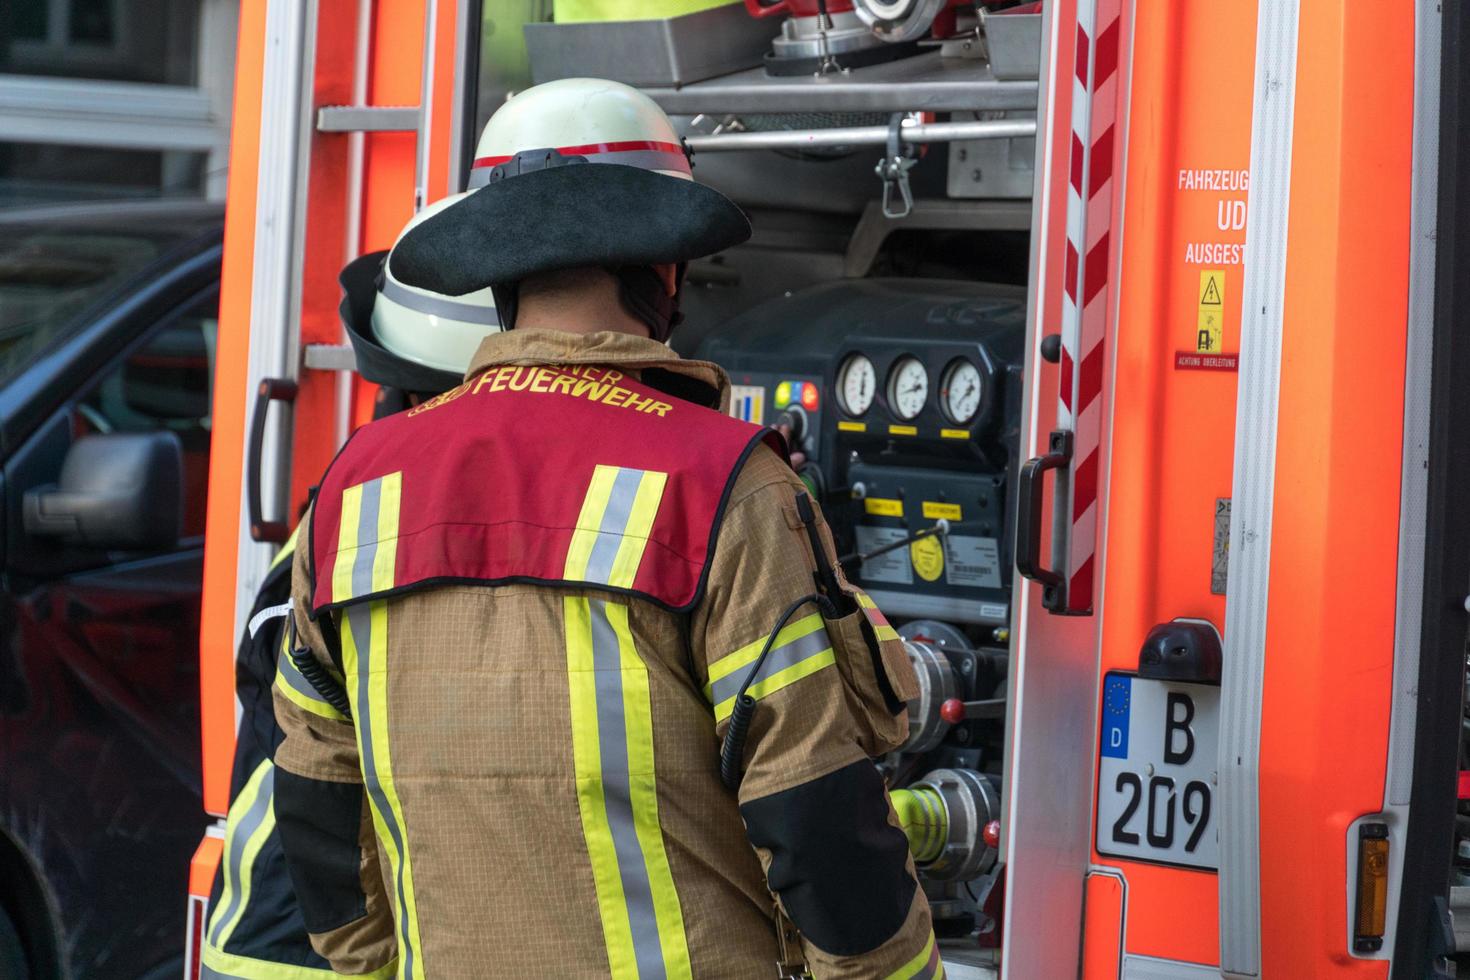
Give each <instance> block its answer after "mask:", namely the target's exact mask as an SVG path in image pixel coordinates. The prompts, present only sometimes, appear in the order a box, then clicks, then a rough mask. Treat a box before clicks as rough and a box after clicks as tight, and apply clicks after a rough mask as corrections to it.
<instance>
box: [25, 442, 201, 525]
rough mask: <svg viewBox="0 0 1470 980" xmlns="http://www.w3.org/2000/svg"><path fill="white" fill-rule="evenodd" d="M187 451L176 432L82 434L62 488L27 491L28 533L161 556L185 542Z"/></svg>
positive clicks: (63, 475)
mask: <svg viewBox="0 0 1470 980" xmlns="http://www.w3.org/2000/svg"><path fill="white" fill-rule="evenodd" d="M183 486H184V453H183V450H182V449H181V448H180V446H179V437H178V436H176V435H174V434H173V433H172V432H140V433H113V434H109V435H95V436H83V437H82V438H80V439H78V440H77V441H76V442H75V443H73V444H72V447H71V449H70V450H68V451H67V454H66V459H65V460H64V461H63V462H62V464H61V479H60V482H59V483H57V484H49V485H46V486H40V487H36V488H34V489H32V490H28V491H26V494H25V498H24V521H25V530H26V533H27V534H29V535H31V536H33V537H38V538H58V539H60V540H62V541H64V542H67V543H69V544H80V545H85V546H87V547H91V548H106V549H115V550H130V551H162V550H165V549H168V548H172V547H174V546H175V545H177V544H178V542H179V534H180V531H181V526H182V523H183V512H184V508H183V494H184V491H183Z"/></svg>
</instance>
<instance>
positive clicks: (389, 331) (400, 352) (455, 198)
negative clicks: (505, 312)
mask: <svg viewBox="0 0 1470 980" xmlns="http://www.w3.org/2000/svg"><path fill="white" fill-rule="evenodd" d="M471 193H473V192H471V191H466V192H464V193H461V194H451V195H449V196H448V197H446V198H443V199H442V200H439V201H435V202H434V203H433V204H430V205H429V206H428V207H426V208H424V209H423V210H422V211H420V212H419V213H418V214H416V215H414V216H413V218H412V219H411V220H410V221H409V222H408V224H406V225H404V226H403V230H402V231H401V232H399V233H398V240H399V241H402V240H403V236H404V235H406V234H408V232H409V231H410V230H412V229H413V228H415V227H417V226H418V225H419V224H420V223H422V222H424V221H426V220H428V219H429V218H431V217H433V216H434V215H436V214H438V213H439V212H441V211H443V210H445V209H446V208H448V207H451V206H452V205H454V204H456V203H458V202H459V201H462V200H464V199H465V198H467V197H469V196H470V194H471ZM397 247H398V246H397V243H394V248H395V249H396V248H397ZM388 254H389V257H390V258H391V257H392V254H393V253H392V252H389V253H388ZM372 327H373V335H374V336H375V337H376V338H377V341H378V343H379V344H381V345H382V346H383V348H384V349H386V350H387V351H388V352H389V353H391V354H394V355H396V356H398V357H401V358H403V359H405V360H408V361H412V362H413V363H415V364H421V365H423V366H424V367H429V368H435V369H437V370H440V371H449V372H452V373H454V374H463V373H464V372H465V371H466V370H467V369H468V368H469V366H470V358H471V357H473V356H474V353H475V350H476V348H478V347H479V346H480V341H481V340H482V339H483V338H484V337H485V335H486V334H491V333H498V332H499V331H500V319H499V317H498V316H497V315H496V312H495V297H494V296H492V295H491V294H490V289H489V288H488V287H487V288H485V289H477V290H475V291H474V292H472V293H467V294H465V295H463V296H446V295H444V294H443V293H436V292H433V291H431V290H428V289H423V288H420V287H418V286H410V285H408V284H407V283H403V282H399V281H398V279H396V278H394V276H393V269H392V266H391V264H390V263H387V262H385V263H384V264H383V280H382V283H381V284H380V285H379V287H378V296H377V300H376V301H375V302H374V303H373V316H372Z"/></svg>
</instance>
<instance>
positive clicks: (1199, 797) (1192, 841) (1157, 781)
mask: <svg viewBox="0 0 1470 980" xmlns="http://www.w3.org/2000/svg"><path fill="white" fill-rule="evenodd" d="M1115 788H1116V789H1117V791H1118V792H1119V793H1125V792H1126V793H1128V794H1129V799H1128V803H1127V805H1126V806H1124V807H1123V813H1122V815H1121V816H1119V817H1118V819H1117V820H1116V821H1114V822H1113V840H1115V841H1117V842H1118V843H1119V844H1138V843H1139V836H1138V833H1137V832H1136V831H1132V830H1129V829H1128V823H1129V821H1131V820H1132V819H1133V816H1134V814H1136V813H1137V812H1138V808H1139V804H1140V803H1142V802H1143V799H1144V795H1145V793H1144V787H1143V778H1142V777H1141V776H1139V775H1138V774H1137V773H1133V772H1120V773H1118V780H1117V785H1116V787H1115ZM1147 796H1148V809H1147V810H1146V812H1145V819H1144V835H1145V836H1146V837H1148V843H1149V846H1150V847H1157V848H1164V849H1167V848H1170V847H1173V846H1174V826H1175V819H1174V815H1175V811H1176V804H1179V803H1182V810H1183V817H1184V823H1185V825H1186V826H1187V827H1189V828H1190V832H1189V839H1188V840H1186V841H1185V842H1184V850H1185V851H1186V852H1188V853H1191V854H1192V853H1194V849H1195V848H1196V847H1198V846H1199V842H1200V838H1201V837H1203V836H1204V833H1205V828H1206V827H1207V826H1209V823H1210V787H1209V786H1207V785H1205V784H1204V783H1202V782H1200V781H1199V780H1198V779H1192V780H1190V781H1189V783H1188V784H1187V785H1185V787H1184V793H1183V795H1182V796H1181V795H1180V794H1178V793H1176V792H1175V791H1174V780H1173V778H1172V777H1170V776H1153V777H1150V779H1149V781H1148V792H1147ZM1161 797H1162V799H1161Z"/></svg>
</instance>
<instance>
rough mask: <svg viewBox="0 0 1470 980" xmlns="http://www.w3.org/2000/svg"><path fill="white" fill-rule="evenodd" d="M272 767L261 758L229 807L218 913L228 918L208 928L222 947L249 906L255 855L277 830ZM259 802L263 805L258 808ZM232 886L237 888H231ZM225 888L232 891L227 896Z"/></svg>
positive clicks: (212, 936) (269, 762)
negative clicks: (240, 838)
mask: <svg viewBox="0 0 1470 980" xmlns="http://www.w3.org/2000/svg"><path fill="white" fill-rule="evenodd" d="M271 769H272V767H271V761H270V760H269V759H263V760H261V763H260V765H258V766H256V767H255V772H254V773H252V774H251V776H250V779H249V781H248V782H247V783H246V784H245V788H244V789H243V790H242V791H241V792H240V796H239V798H238V799H236V800H235V804H234V806H231V807H230V812H229V815H228V816H227V817H226V820H225V824H226V831H225V848H224V850H225V870H224V883H223V887H222V888H221V893H220V905H219V909H218V911H217V913H216V914H218V915H223V916H225V918H224V920H223V922H219V923H210V925H211V929H210V930H209V936H210V938H211V939H212V940H213V941H214V942H215V943H216V944H218V945H219V946H221V947H224V946H226V945H227V944H228V943H229V941H230V936H232V935H233V934H234V932H235V927H236V926H238V925H239V924H240V920H241V919H242V918H244V916H245V909H246V908H248V907H249V905H250V884H251V881H250V879H251V877H252V874H251V872H252V871H253V870H254V867H255V858H256V857H257V856H258V855H259V854H260V849H261V848H262V847H263V846H265V842H266V840H267V839H268V838H269V837H270V835H271V834H273V833H274V832H275V829H276V811H275V805H274V800H273V798H272V797H273V793H272V778H271V777H272V771H271ZM257 804H259V805H260V806H259V807H257ZM257 810H258V816H256V817H255V818H252V816H251V813H252V811H257ZM242 832H243V833H245V835H246V837H245V840H244V842H243V846H241V842H240V840H239V834H240V833H242ZM237 854H238V855H239V857H238V858H235V857H234V855H237ZM231 879H233V881H232V880H231ZM231 885H233V886H234V887H233V888H232V887H231ZM236 889H238V894H234V892H235V890H236ZM226 891H229V892H230V893H231V894H230V895H229V896H228V898H227V896H226V894H225V892H226Z"/></svg>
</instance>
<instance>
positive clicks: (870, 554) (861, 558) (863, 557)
mask: <svg viewBox="0 0 1470 980" xmlns="http://www.w3.org/2000/svg"><path fill="white" fill-rule="evenodd" d="M936 534H937V535H939V536H940V537H944V536H945V535H947V534H949V521H947V520H945V519H944V518H942V517H941V518H940V519H939V520H937V521H935V522H934V526H933V527H926V528H923V529H921V530H918V531H915V532H914V533H913V534H910V535H908V536H907V537H903V538H899V539H898V540H897V541H892V542H889V543H888V544H885V545H884V546H883V547H881V548H874V549H873V550H872V551H865V552H863V553H861V554H859V553H858V552H856V551H854V552H853V553H852V554H850V555H843V556H842V557H841V558H839V559H837V561H838V563H839V564H841V565H844V566H846V565H847V564H849V563H851V562H856V563H857V564H859V565H861V564H862V563H863V562H865V561H867V560H868V559H870V558H877V557H878V556H879V555H886V554H888V553H889V552H890V551H897V550H898V549H899V548H902V547H904V546H905V545H910V544H913V543H914V542H915V541H920V540H922V539H924V538H932V537H933V536H934V535H936Z"/></svg>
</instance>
